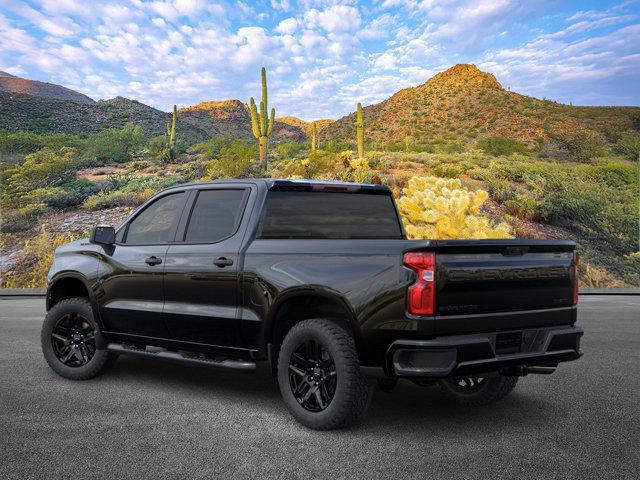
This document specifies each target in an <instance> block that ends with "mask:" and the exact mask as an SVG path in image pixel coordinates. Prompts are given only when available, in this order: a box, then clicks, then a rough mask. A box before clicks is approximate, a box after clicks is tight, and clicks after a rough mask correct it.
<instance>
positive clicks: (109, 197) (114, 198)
mask: <svg viewBox="0 0 640 480" xmlns="http://www.w3.org/2000/svg"><path fill="white" fill-rule="evenodd" d="M153 193H154V192H147V191H144V190H143V191H142V192H138V193H136V192H124V191H121V190H116V191H115V192H100V193H98V194H96V195H92V196H90V197H89V198H87V199H86V200H85V201H84V202H83V204H82V207H83V208H85V209H87V210H102V209H104V208H113V207H137V206H138V205H140V204H141V203H142V202H144V201H145V200H146V199H147V198H149V197H150V196H151V195H153Z"/></svg>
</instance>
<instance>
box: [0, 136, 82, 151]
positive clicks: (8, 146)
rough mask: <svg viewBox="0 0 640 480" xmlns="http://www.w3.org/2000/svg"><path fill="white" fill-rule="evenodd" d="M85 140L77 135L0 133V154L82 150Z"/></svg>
mask: <svg viewBox="0 0 640 480" xmlns="http://www.w3.org/2000/svg"><path fill="white" fill-rule="evenodd" d="M86 143H87V141H86V139H85V138H82V137H80V136H79V135H67V134H62V133H54V134H51V135H38V134H36V133H32V132H0V153H22V154H27V153H34V152H37V151H38V150H40V149H42V148H45V147H47V148H50V149H52V150H59V149H60V148H62V147H73V148H75V149H77V150H83V149H84V148H85V147H86Z"/></svg>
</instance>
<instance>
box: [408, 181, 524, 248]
mask: <svg viewBox="0 0 640 480" xmlns="http://www.w3.org/2000/svg"><path fill="white" fill-rule="evenodd" d="M402 193H403V196H402V197H401V198H400V199H399V200H398V208H399V210H400V214H401V215H402V218H403V221H404V223H405V228H406V231H407V235H408V236H409V238H412V239H420V238H425V239H454V238H511V237H512V233H511V227H510V226H509V225H508V224H506V223H499V224H494V223H492V222H491V221H490V220H489V219H488V218H486V217H483V216H482V215H480V207H481V206H482V204H483V203H484V202H485V201H486V200H487V198H488V197H489V195H488V193H487V192H485V191H483V190H477V191H475V192H470V191H468V190H466V189H464V188H462V183H461V182H460V180H457V179H444V178H437V177H413V178H411V179H410V180H409V184H408V186H407V187H405V188H404V189H403V192H402Z"/></svg>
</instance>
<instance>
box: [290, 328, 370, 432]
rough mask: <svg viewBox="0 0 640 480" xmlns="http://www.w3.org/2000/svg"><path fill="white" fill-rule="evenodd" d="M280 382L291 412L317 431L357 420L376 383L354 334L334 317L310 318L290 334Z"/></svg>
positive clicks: (345, 424) (367, 404)
mask: <svg viewBox="0 0 640 480" xmlns="http://www.w3.org/2000/svg"><path fill="white" fill-rule="evenodd" d="M278 384H279V386H280V393H281V394H282V398H283V399H284V402H285V404H286V405H287V408H288V409H289V412H291V414H292V415H293V416H294V417H295V419H296V420H298V421H299V422H300V423H302V424H303V425H305V426H307V427H309V428H313V429H315V430H332V429H336V428H342V427H346V426H347V425H350V424H352V423H353V422H355V421H357V420H358V419H359V418H361V417H362V415H363V414H364V412H365V411H366V409H367V407H368V406H369V403H370V401H371V393H372V384H371V383H370V382H369V381H368V380H367V378H366V377H365V376H364V375H363V374H362V372H361V371H360V363H359V360H358V354H357V351H356V347H355V343H354V341H353V337H352V336H351V335H350V334H349V333H348V332H347V331H346V330H345V329H344V328H342V327H341V326H339V325H337V324H336V323H334V322H332V321H329V320H323V319H314V320H305V321H302V322H300V323H298V324H296V325H295V326H294V327H293V328H292V329H291V330H290V331H289V333H287V335H286V337H285V339H284V341H283V342H282V347H281V349H280V354H279V357H278Z"/></svg>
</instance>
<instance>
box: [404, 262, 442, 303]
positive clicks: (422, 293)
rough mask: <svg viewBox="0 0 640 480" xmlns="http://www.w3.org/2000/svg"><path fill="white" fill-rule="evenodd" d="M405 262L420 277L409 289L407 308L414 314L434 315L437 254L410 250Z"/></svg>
mask: <svg viewBox="0 0 640 480" xmlns="http://www.w3.org/2000/svg"><path fill="white" fill-rule="evenodd" d="M403 263H404V265H405V266H406V267H409V268H410V269H412V270H415V271H416V272H417V274H418V278H417V279H416V281H415V283H413V284H412V285H411V286H410V287H409V288H408V289H407V310H408V311H409V313H411V314H413V315H433V313H434V311H435V295H436V256H435V253H433V252H409V253H405V254H404V259H403Z"/></svg>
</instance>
